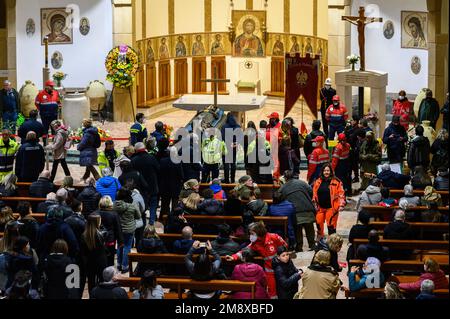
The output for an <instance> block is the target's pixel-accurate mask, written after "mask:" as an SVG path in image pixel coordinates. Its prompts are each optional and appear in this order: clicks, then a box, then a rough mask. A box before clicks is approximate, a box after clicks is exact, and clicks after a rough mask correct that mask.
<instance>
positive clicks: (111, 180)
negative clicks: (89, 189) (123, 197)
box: [95, 176, 122, 201]
mask: <svg viewBox="0 0 450 319" xmlns="http://www.w3.org/2000/svg"><path fill="white" fill-rule="evenodd" d="M95 188H96V189H97V192H99V193H100V195H101V196H106V195H108V196H110V197H111V199H112V200H113V201H115V200H116V194H117V191H118V190H119V189H121V188H122V186H121V185H120V182H119V180H118V179H117V178H115V177H112V176H105V177H102V178H100V179H99V180H98V181H97V183H96V184H95Z"/></svg>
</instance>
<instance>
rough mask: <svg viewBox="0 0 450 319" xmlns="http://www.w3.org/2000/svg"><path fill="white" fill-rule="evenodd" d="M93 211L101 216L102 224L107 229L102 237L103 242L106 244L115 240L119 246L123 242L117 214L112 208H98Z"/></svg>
mask: <svg viewBox="0 0 450 319" xmlns="http://www.w3.org/2000/svg"><path fill="white" fill-rule="evenodd" d="M95 213H97V214H99V215H100V217H101V218H102V226H103V228H104V229H105V230H107V234H106V236H105V238H104V240H105V243H106V244H108V243H112V242H114V241H116V240H117V244H118V245H119V246H120V245H121V244H123V233H122V226H121V224H120V218H119V215H118V214H117V213H116V212H115V211H113V210H109V211H105V210H98V211H95Z"/></svg>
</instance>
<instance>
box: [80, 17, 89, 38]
mask: <svg viewBox="0 0 450 319" xmlns="http://www.w3.org/2000/svg"><path fill="white" fill-rule="evenodd" d="M90 30H91V24H90V23H89V19H88V18H86V17H84V18H81V20H80V33H81V34H82V35H87V34H88V33H89V31H90Z"/></svg>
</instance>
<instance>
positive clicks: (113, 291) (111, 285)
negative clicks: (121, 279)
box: [90, 282, 128, 300]
mask: <svg viewBox="0 0 450 319" xmlns="http://www.w3.org/2000/svg"><path fill="white" fill-rule="evenodd" d="M90 299H105V300H111V299H128V294H127V292H126V291H125V289H123V288H122V287H120V286H119V284H118V283H117V282H102V283H100V284H99V285H98V286H97V287H94V288H93V289H92V293H91V296H90Z"/></svg>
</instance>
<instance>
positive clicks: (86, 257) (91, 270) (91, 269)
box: [80, 231, 108, 295]
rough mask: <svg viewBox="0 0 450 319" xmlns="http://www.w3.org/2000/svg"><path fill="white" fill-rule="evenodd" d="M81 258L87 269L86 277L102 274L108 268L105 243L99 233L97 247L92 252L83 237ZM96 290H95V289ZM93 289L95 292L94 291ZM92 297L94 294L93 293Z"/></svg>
mask: <svg viewBox="0 0 450 319" xmlns="http://www.w3.org/2000/svg"><path fill="white" fill-rule="evenodd" d="M80 247H81V249H80V256H81V260H82V262H83V265H84V267H85V269H86V275H87V276H89V275H91V274H92V275H94V274H95V275H96V274H101V273H102V272H103V270H104V269H105V268H106V267H107V265H108V262H107V251H106V247H105V241H104V238H103V236H102V235H101V234H100V232H99V231H97V233H96V238H95V247H94V248H93V249H92V250H90V249H89V247H88V246H87V244H86V240H85V238H84V236H82V237H81V246H80ZM94 289H95V288H94ZM94 289H93V290H94ZM91 295H92V292H91Z"/></svg>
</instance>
